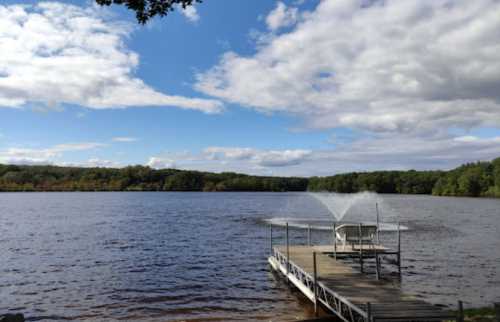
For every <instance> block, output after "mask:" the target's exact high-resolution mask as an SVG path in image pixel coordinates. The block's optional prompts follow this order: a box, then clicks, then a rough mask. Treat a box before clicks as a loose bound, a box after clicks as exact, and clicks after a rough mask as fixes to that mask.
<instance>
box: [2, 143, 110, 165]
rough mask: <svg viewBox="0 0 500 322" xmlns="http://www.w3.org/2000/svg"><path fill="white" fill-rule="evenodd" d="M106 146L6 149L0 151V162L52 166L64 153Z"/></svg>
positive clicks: (69, 145) (82, 144)
mask: <svg viewBox="0 0 500 322" xmlns="http://www.w3.org/2000/svg"><path fill="white" fill-rule="evenodd" d="M105 146H106V144H103V143H96V142H83V143H66V144H58V145H55V146H52V147H49V148H41V149H33V148H8V149H6V150H3V151H0V162H1V163H11V164H52V163H54V159H56V158H59V157H61V156H62V155H63V154H64V153H65V152H74V151H85V150H93V149H97V148H101V147H105Z"/></svg>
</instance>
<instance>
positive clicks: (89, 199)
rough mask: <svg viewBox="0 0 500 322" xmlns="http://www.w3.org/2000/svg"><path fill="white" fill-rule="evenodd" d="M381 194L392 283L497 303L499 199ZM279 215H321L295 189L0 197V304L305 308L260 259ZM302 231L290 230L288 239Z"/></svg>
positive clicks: (41, 311)
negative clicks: (394, 255) (397, 260)
mask: <svg viewBox="0 0 500 322" xmlns="http://www.w3.org/2000/svg"><path fill="white" fill-rule="evenodd" d="M383 199H384V206H386V207H387V208H389V207H390V208H391V209H392V211H390V212H384V211H382V212H381V221H386V222H397V221H401V222H402V224H403V225H405V226H407V227H408V229H409V230H408V231H405V232H404V233H403V234H402V242H403V273H404V276H403V282H402V287H403V288H404V290H405V291H407V292H410V293H413V294H416V295H417V296H423V297H426V298H429V299H430V300H431V301H433V302H435V303H444V304H454V303H455V301H456V299H457V298H461V299H463V300H464V301H465V302H466V305H481V304H490V303H491V302H492V301H494V300H497V301H498V300H500V292H499V289H500V254H499V248H498V245H500V233H499V232H500V201H499V200H491V199H465V198H464V199H457V198H434V197H422V196H383ZM283 217H286V218H304V217H309V218H316V219H319V220H328V219H331V215H330V214H329V212H328V210H327V209H326V208H325V207H323V206H322V205H321V204H320V203H318V201H317V200H315V199H314V198H311V196H309V195H308V194H305V193H282V194H278V193H26V194H19V193H4V194H0V258H1V259H2V260H1V261H0V299H1V301H0V312H7V311H9V310H12V311H17V312H24V313H25V314H26V316H27V317H28V318H30V319H32V320H44V319H45V320H55V319H69V318H72V319H76V320H83V319H102V320H114V319H128V320H148V321H165V320H167V321H182V320H189V321H206V320H208V319H212V320H241V321H251V320H270V319H273V320H290V321H292V320H295V319H296V318H304V317H309V316H311V306H310V305H309V304H308V303H307V302H306V301H304V299H303V298H301V297H300V295H298V294H297V293H296V292H294V291H291V290H289V289H288V288H287V287H286V285H284V284H283V283H282V281H280V280H279V279H277V278H276V277H275V276H274V275H273V274H272V273H271V272H270V270H269V268H268V265H267V262H266V257H267V256H268V253H269V240H268V229H267V228H266V223H265V220H266V219H271V218H283ZM305 235H306V234H304V231H303V230H300V229H292V231H291V236H292V238H293V242H296V243H298V242H305V239H306V236H305ZM330 235H331V233H330V232H329V231H328V230H326V231H315V232H314V235H313V238H314V241H315V242H316V243H321V242H328V241H329V239H330V238H331V236H330ZM394 235H395V234H393V233H389V232H387V233H385V234H382V237H383V238H385V241H387V242H388V243H390V242H392V240H391V238H393V237H392V236H394ZM275 236H276V238H278V239H279V238H281V237H282V232H280V231H276V235H275ZM278 239H277V240H278ZM277 317H278V318H277Z"/></svg>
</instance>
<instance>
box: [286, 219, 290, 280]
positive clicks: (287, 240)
mask: <svg viewBox="0 0 500 322" xmlns="http://www.w3.org/2000/svg"><path fill="white" fill-rule="evenodd" d="M288 237H289V236H288V223H286V279H287V281H288V273H290V241H289V238H288Z"/></svg>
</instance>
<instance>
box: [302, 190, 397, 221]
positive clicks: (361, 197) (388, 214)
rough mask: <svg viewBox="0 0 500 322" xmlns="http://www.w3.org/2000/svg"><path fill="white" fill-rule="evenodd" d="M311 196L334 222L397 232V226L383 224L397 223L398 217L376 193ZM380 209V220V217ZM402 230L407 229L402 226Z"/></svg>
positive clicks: (313, 194) (325, 193)
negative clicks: (374, 225)
mask: <svg viewBox="0 0 500 322" xmlns="http://www.w3.org/2000/svg"><path fill="white" fill-rule="evenodd" d="M310 195H311V196H312V197H313V198H314V199H316V200H318V201H319V202H320V203H321V204H322V205H323V206H324V207H325V208H326V209H328V211H329V212H330V213H331V214H332V216H333V217H334V221H336V222H340V221H344V222H354V223H363V224H377V225H378V226H379V229H380V230H384V231H395V230H397V225H396V224H389V223H382V221H393V222H395V221H397V217H398V216H397V215H396V214H395V213H394V212H393V211H392V210H391V209H390V207H388V206H387V205H385V203H384V200H383V199H382V198H381V197H380V195H378V194H377V193H375V192H368V191H364V192H358V193H335V192H332V193H330V192H315V193H310ZM379 209H380V215H381V217H380V220H381V223H380V224H379V223H378V218H377V217H378V215H379ZM401 229H402V230H406V229H407V227H404V226H402V227H401Z"/></svg>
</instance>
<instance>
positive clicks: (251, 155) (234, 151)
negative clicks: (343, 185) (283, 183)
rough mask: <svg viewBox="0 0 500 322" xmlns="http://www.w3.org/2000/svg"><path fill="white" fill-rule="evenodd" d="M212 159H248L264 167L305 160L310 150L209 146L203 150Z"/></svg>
mask: <svg viewBox="0 0 500 322" xmlns="http://www.w3.org/2000/svg"><path fill="white" fill-rule="evenodd" d="M203 152H204V153H205V154H206V155H207V156H208V157H209V158H210V159H215V160H220V159H222V160H223V159H230V160H248V161H250V162H251V163H254V164H256V165H258V166H262V167H285V166H292V165H297V164H300V163H302V162H304V161H305V160H306V159H307V158H308V157H309V156H310V155H311V151H309V150H257V149H252V148H240V147H208V148H206V149H205V150H204V151H203Z"/></svg>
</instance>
